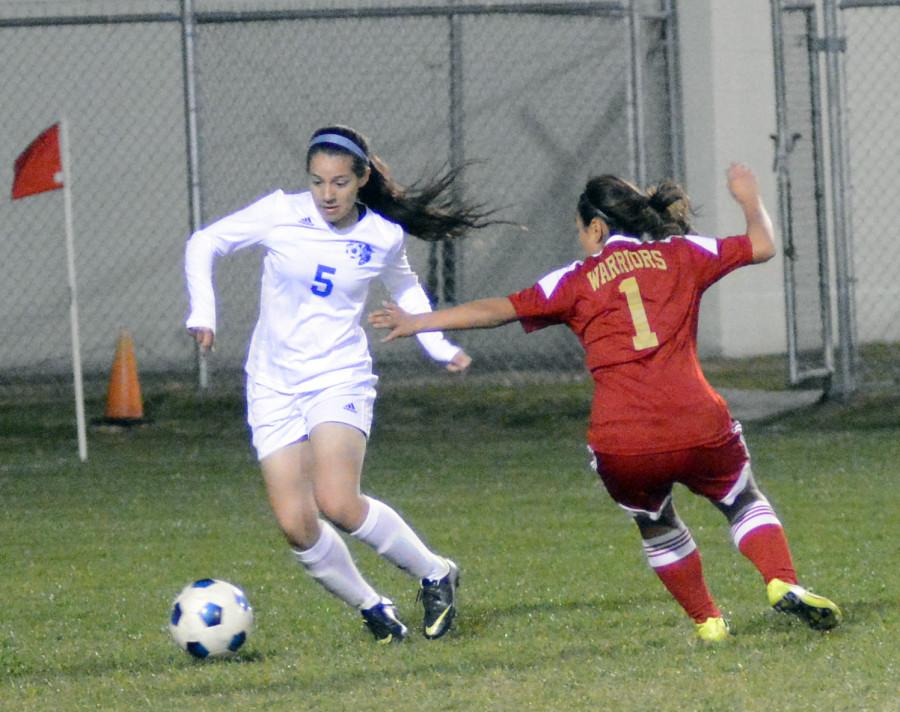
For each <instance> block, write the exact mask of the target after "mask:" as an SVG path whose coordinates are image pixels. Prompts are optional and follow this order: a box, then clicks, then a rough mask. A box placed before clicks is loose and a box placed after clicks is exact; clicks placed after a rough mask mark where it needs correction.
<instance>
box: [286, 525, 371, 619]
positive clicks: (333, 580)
mask: <svg viewBox="0 0 900 712" xmlns="http://www.w3.org/2000/svg"><path fill="white" fill-rule="evenodd" d="M319 525H320V528H321V534H320V535H319V540H318V541H317V542H316V543H315V544H313V545H312V546H311V547H310V548H309V549H305V550H302V551H301V550H300V549H294V550H293V551H294V556H296V557H297V561H298V562H299V563H300V565H301V566H303V568H304V569H306V570H307V572H308V573H309V575H310V576H312V577H313V578H314V579H315V580H316V581H318V582H319V583H320V584H322V586H324V587H325V589H326V590H328V591H330V592H331V593H333V594H334V595H335V596H337V597H338V598H340V599H341V600H342V601H344V602H345V603H347V604H349V605H351V606H353V607H354V608H359V609H360V610H362V609H365V608H371V607H372V606H374V605H375V604H377V603H379V602H380V601H381V596H379V595H378V594H377V593H376V592H375V589H373V588H372V587H371V586H370V585H369V584H368V583H366V580H365V579H364V578H363V577H362V574H360V573H359V569H357V568H356V564H354V563H353V559H352V557H351V556H350V550H349V549H348V548H347V545H346V544H345V543H344V540H343V539H342V538H341V535H340V534H338V533H337V532H336V531H335V530H334V528H333V527H332V526H331V525H330V524H328V522H320V523H319Z"/></svg>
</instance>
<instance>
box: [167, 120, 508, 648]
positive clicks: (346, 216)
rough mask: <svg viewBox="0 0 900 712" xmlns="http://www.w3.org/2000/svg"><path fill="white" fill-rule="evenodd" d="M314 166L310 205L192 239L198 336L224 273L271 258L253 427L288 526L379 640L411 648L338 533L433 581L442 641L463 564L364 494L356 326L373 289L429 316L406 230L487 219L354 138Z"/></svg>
mask: <svg viewBox="0 0 900 712" xmlns="http://www.w3.org/2000/svg"><path fill="white" fill-rule="evenodd" d="M306 168H307V173H308V175H309V185H310V190H309V191H308V192H304V193H300V194H296V195H290V194H286V193H284V192H283V191H281V190H278V191H275V192H274V193H271V194H270V195H267V196H265V197H264V198H261V199H260V200H258V201H256V202H255V203H253V204H252V205H249V206H248V207H246V208H244V209H242V210H239V211H238V212H236V213H233V214H232V215H229V216H227V217H224V218H222V219H221V220H218V221H217V222H214V223H213V224H211V225H209V226H208V227H206V228H204V229H202V230H199V231H197V232H196V233H194V234H193V235H192V236H191V238H190V240H189V241H188V244H187V249H186V255H185V272H186V276H187V284H188V291H189V295H190V314H189V316H188V319H187V328H188V331H189V332H190V333H191V334H192V335H193V337H194V338H195V340H196V341H197V343H198V345H199V347H200V348H201V349H202V350H204V351H207V350H209V349H210V348H212V346H213V343H214V341H215V329H216V314H215V295H214V291H213V281H212V274H213V262H214V260H215V258H216V257H218V256H220V255H225V254H228V253H231V252H233V251H235V250H238V249H242V248H245V247H252V246H258V247H261V248H262V249H263V250H264V258H263V275H262V289H261V298H260V312H259V320H258V321H257V324H256V328H255V329H254V331H253V337H252V340H251V344H250V349H249V353H248V357H247V363H246V373H247V419H248V422H249V424H250V428H251V431H252V438H253V445H254V447H255V448H256V451H257V456H258V457H259V460H260V465H261V468H262V472H263V478H264V480H265V484H266V489H267V492H268V496H269V501H270V503H271V505H272V509H273V510H274V513H275V517H276V519H277V521H278V524H279V526H280V527H281V529H282V532H283V533H284V535H285V537H286V538H287V540H288V542H289V543H290V545H291V547H292V549H293V550H294V553H295V555H296V558H297V560H298V561H299V563H300V564H301V565H302V566H303V567H304V568H305V569H306V570H307V571H308V572H309V573H310V574H311V575H312V576H313V577H314V578H315V579H316V580H317V581H319V583H321V584H322V585H323V586H324V587H325V588H326V589H327V590H329V591H331V592H332V593H334V594H335V595H336V596H338V597H339V598H340V599H342V600H343V601H345V602H346V603H348V604H349V605H351V606H353V607H355V608H357V609H358V610H359V611H360V612H361V613H362V616H363V619H364V621H365V623H366V625H367V626H368V627H369V629H370V630H371V631H372V633H373V634H374V636H375V638H376V639H377V640H378V641H379V642H383V643H388V642H391V641H399V640H402V639H403V638H404V637H406V634H407V628H406V626H405V625H403V623H402V622H401V621H400V620H399V618H398V616H397V611H396V607H395V606H394V605H393V603H392V602H391V601H390V599H388V598H385V597H383V596H381V595H380V594H379V593H377V592H376V591H375V590H374V589H373V588H372V587H371V586H370V585H369V584H368V583H367V582H366V581H365V579H364V578H363V577H362V575H361V574H360V573H359V571H358V570H357V568H356V566H355V564H354V562H353V560H352V558H351V556H350V552H349V550H348V548H347V545H346V544H345V543H344V541H343V539H342V538H341V536H340V535H339V534H338V533H337V532H336V531H335V529H334V528H333V527H332V526H331V524H330V523H333V524H334V525H336V526H337V527H338V528H340V529H341V530H343V531H345V532H348V533H350V534H351V535H352V536H354V537H355V538H357V539H359V540H361V541H363V542H365V543H366V544H368V545H369V546H371V547H372V548H373V549H375V550H376V551H377V552H378V553H379V554H380V555H381V556H383V557H384V558H386V559H388V560H389V561H391V562H393V563H394V564H396V565H397V566H398V567H400V568H401V569H403V570H404V571H406V572H408V573H409V574H411V575H412V576H415V577H416V578H418V579H420V580H421V586H422V590H421V600H422V601H423V605H424V608H425V615H424V622H423V631H424V634H425V637H426V638H439V637H441V636H442V635H444V633H446V632H447V631H448V630H449V629H450V626H451V624H452V622H453V619H454V617H455V615H456V586H457V582H458V579H459V571H458V568H457V566H456V564H455V563H454V562H453V561H451V560H450V559H447V558H445V557H442V556H439V555H437V554H435V553H434V552H432V551H431V550H430V549H429V548H428V547H427V546H426V545H425V544H424V543H423V542H422V540H421V539H420V538H419V537H418V536H417V535H416V533H415V532H414V531H413V530H412V528H411V527H410V526H409V525H408V524H407V523H406V522H405V521H404V520H403V519H402V518H401V517H400V515H399V514H398V513H397V512H396V511H394V510H393V509H392V508H391V507H389V506H388V505H387V504H385V503H384V502H381V501H379V500H377V499H374V498H372V497H368V496H366V495H364V494H361V492H360V482H361V477H362V465H363V459H364V457H365V452H366V439H367V437H368V435H369V431H370V428H371V424H372V406H373V403H374V400H375V389H374V386H375V383H376V381H377V377H376V376H375V375H374V374H373V372H372V359H371V356H370V354H369V348H368V343H367V340H366V335H365V332H364V330H363V328H362V326H361V325H360V318H361V315H362V310H363V308H364V305H365V301H366V296H367V294H368V290H369V285H370V284H371V283H372V281H373V280H374V279H375V278H379V279H380V280H381V281H382V282H383V283H384V284H385V286H386V287H387V289H388V291H389V292H390V293H391V294H392V296H393V298H394V299H395V301H397V302H398V303H399V304H401V305H402V306H403V307H404V308H405V309H406V310H407V311H410V312H414V313H419V312H424V311H430V309H431V307H430V304H429V301H428V298H427V296H426V294H425V292H424V290H423V289H422V287H421V286H420V285H419V281H418V279H417V277H416V275H415V274H414V273H413V271H412V270H411V269H410V266H409V262H408V261H407V257H406V251H405V248H404V230H405V231H406V232H409V233H410V234H413V235H416V236H417V237H421V238H423V239H426V240H435V239H441V238H447V237H451V238H452V237H457V236H459V235H461V234H463V233H464V232H465V231H466V230H468V229H470V228H479V227H483V226H485V225H487V224H489V223H490V221H489V220H487V219H486V218H487V214H486V213H483V212H480V211H479V208H478V207H472V206H466V205H462V206H456V207H455V206H454V203H453V202H452V201H451V199H450V197H449V192H450V188H451V186H452V183H453V180H454V179H455V174H454V173H453V172H450V173H447V174H446V175H444V176H443V177H441V178H439V179H438V180H437V181H436V182H435V183H434V185H431V186H426V187H424V188H423V189H421V190H420V191H416V192H411V191H409V190H406V189H404V188H402V187H401V186H399V185H398V184H397V183H396V182H394V181H393V180H392V179H391V178H390V176H389V175H388V173H387V169H386V167H385V165H384V163H383V162H381V160H380V159H379V158H378V157H377V156H375V155H374V154H371V153H370V152H369V148H368V144H367V141H366V140H365V138H364V137H363V136H361V135H360V134H359V133H358V132H356V131H354V130H353V129H349V128H347V127H344V126H329V127H325V128H322V129H319V130H317V131H316V132H315V133H314V134H313V136H312V139H311V141H310V145H309V149H308V151H307V158H306ZM420 341H421V343H422V345H423V346H424V348H425V349H426V350H427V351H428V353H429V355H430V356H431V357H432V358H433V359H435V360H437V361H439V362H442V363H445V364H446V367H447V369H448V370H450V371H462V370H465V369H466V368H467V367H468V365H469V363H470V362H471V359H470V358H469V356H468V355H467V354H466V353H465V352H464V351H463V350H462V349H460V348H459V347H457V346H454V345H453V344H451V343H450V342H449V341H447V340H446V339H444V337H443V335H442V334H440V333H431V334H427V335H423V338H421V339H420ZM320 515H321V516H320ZM329 522H330V523H329Z"/></svg>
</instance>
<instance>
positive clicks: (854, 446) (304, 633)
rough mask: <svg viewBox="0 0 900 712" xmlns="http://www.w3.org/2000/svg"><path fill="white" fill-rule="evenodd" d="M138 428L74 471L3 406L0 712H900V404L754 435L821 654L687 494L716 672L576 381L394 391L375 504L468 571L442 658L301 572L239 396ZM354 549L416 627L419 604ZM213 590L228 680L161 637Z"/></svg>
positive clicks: (46, 431)
mask: <svg viewBox="0 0 900 712" xmlns="http://www.w3.org/2000/svg"><path fill="white" fill-rule="evenodd" d="M145 404H146V409H147V412H148V414H149V415H150V416H151V417H152V418H153V420H154V423H153V425H151V426H149V427H145V428H141V429H136V430H133V431H131V432H126V433H108V432H92V433H91V434H90V446H91V455H90V460H89V462H88V463H86V464H80V463H78V461H77V458H76V457H75V454H74V453H75V445H74V436H73V432H72V430H73V428H72V417H71V414H70V411H71V405H70V403H69V402H68V400H65V399H62V398H60V399H59V400H56V399H54V398H49V397H48V398H34V399H25V400H22V399H20V400H19V402H15V403H14V402H9V401H8V400H7V401H0V502H2V509H3V515H2V517H0V553H2V564H3V567H2V570H3V575H2V577H0V601H2V608H0V709H2V710H40V711H46V710H82V709H85V710H86V709H101V710H175V709H196V710H232V709H250V710H257V709H259V710H263V709H264V710H293V711H296V710H361V711H362V710H425V709H442V710H588V709H590V710H639V709H640V710H644V709H658V710H710V711H712V710H723V711H725V710H728V711H733V710H766V711H768V710H772V709H778V710H854V711H855V710H879V711H880V710H900V701H898V700H900V695H898V691H900V685H898V680H900V670H898V660H900V643H898V633H900V628H898V621H900V604H898V600H900V567H898V546H897V536H898V531H900V528H898V511H900V507H898V505H900V502H898V499H900V495H898V479H900V478H898V472H900V464H898V463H900V404H898V401H897V400H896V399H889V398H886V399H882V400H880V401H876V402H874V404H873V402H872V401H862V402H859V403H853V404H848V405H844V406H841V407H838V406H832V405H824V406H816V407H815V408H812V409H809V410H807V411H805V412H803V413H798V414H795V415H792V416H790V417H781V418H779V419H775V420H772V421H769V422H764V423H750V424H746V425H747V427H746V431H747V435H748V441H749V444H750V447H751V451H752V453H753V456H754V464H755V470H756V472H757V476H758V479H759V481H760V483H761V485H762V487H763V488H764V490H765V491H766V492H767V494H768V495H769V498H770V499H771V501H772V503H773V505H774V506H775V508H776V510H777V511H778V512H779V514H780V515H781V518H782V520H783V522H784V524H785V526H786V529H787V532H788V535H789V538H790V540H791V543H792V547H793V551H794V556H795V560H796V563H797V567H798V570H799V573H800V575H801V579H802V580H803V581H804V582H806V583H807V585H809V586H810V587H811V588H813V589H814V590H819V591H821V592H822V593H824V594H826V595H828V596H829V597H832V598H834V599H835V600H836V601H838V602H839V603H840V604H841V605H842V606H843V608H844V612H845V624H844V625H843V626H842V627H840V628H838V629H836V630H835V631H833V632H831V633H828V634H824V635H823V634H819V633H815V632H813V631H810V630H808V629H806V628H805V627H803V626H801V625H800V624H799V623H797V622H795V621H794V620H793V619H788V618H786V617H784V616H778V615H776V614H775V613H774V612H772V611H771V610H770V609H769V608H768V607H767V606H766V602H765V594H764V589H763V586H762V583H761V581H760V580H759V578H758V575H757V574H756V572H755V570H753V569H752V567H751V566H750V564H749V563H748V562H747V561H745V560H744V559H743V558H742V557H740V556H739V555H737V554H736V553H735V552H734V550H733V547H732V545H731V543H730V541H729V538H728V530H727V527H726V525H725V523H724V520H722V519H721V517H720V516H719V515H718V514H717V513H716V512H715V511H714V510H713V508H712V507H711V506H709V505H708V504H706V503H705V502H702V501H700V500H698V499H696V498H694V497H692V496H691V495H689V494H688V493H687V492H684V491H679V492H678V493H677V495H676V497H677V501H678V502H679V505H680V510H681V513H682V515H683V517H684V518H685V520H686V521H687V522H688V524H689V525H690V526H691V527H692V529H693V532H694V536H695V538H696V539H697V541H698V544H699V545H700V547H701V550H702V552H703V556H704V564H705V567H706V571H707V575H708V578H709V583H710V586H711V588H712V590H713V592H714V594H715V595H716V597H717V599H718V602H719V603H720V605H721V606H722V607H723V609H724V610H725V611H726V615H727V616H728V617H729V618H730V620H731V623H732V626H733V630H734V631H735V633H736V635H735V637H734V639H733V641H731V642H730V643H729V644H727V645H724V646H721V647H716V648H710V647H705V646H702V645H700V644H697V643H695V642H694V640H693V639H692V637H691V636H692V625H691V623H690V621H689V620H688V619H687V618H686V616H684V614H683V613H682V612H681V611H680V609H678V608H677V606H676V605H675V603H674V602H673V601H672V600H670V598H669V597H668V594H667V593H666V592H665V591H664V589H663V588H662V586H661V584H659V582H658V581H657V580H656V578H655V577H654V576H653V575H652V573H651V572H650V571H649V569H648V568H647V567H646V565H645V563H644V560H643V556H642V553H641V550H640V546H639V541H638V538H637V535H636V532H635V531H634V529H633V525H631V524H630V523H629V522H628V521H627V520H626V518H625V517H624V515H623V514H621V513H620V511H619V510H618V509H617V508H616V507H615V506H614V505H613V504H612V503H611V502H610V501H609V499H608V498H607V496H606V495H605V493H604V492H603V491H602V490H601V489H600V488H599V487H598V485H597V484H596V482H595V480H594V478H593V476H592V474H591V473H590V471H589V470H588V468H587V465H586V452H585V449H584V444H583V437H584V430H585V420H586V414H587V409H588V404H589V388H588V386H587V385H586V384H585V383H569V384H562V385H559V384H557V385H546V386H539V387H533V388H528V389H526V388H524V387H496V386H495V387H488V386H483V385H482V386H478V385H476V384H474V383H472V382H471V381H470V382H469V384H468V385H461V386H460V385H447V386H430V387H425V388H418V389H401V388H390V387H386V388H385V390H384V392H383V394H382V397H381V399H380V401H379V403H378V406H377V410H376V428H375V432H374V433H373V438H372V442H371V446H370V450H369V461H368V468H367V473H366V478H365V485H366V489H367V490H368V491H369V492H371V493H372V494H374V495H377V496H379V497H381V498H382V499H385V500H386V501H388V502H390V503H392V504H393V505H394V506H395V507H396V508H397V509H399V510H400V511H401V512H403V513H404V514H405V515H406V516H407V517H408V518H409V520H410V521H411V523H413V524H414V526H416V528H417V529H418V530H419V531H420V532H421V533H422V534H423V535H424V537H425V538H426V540H427V541H428V542H429V543H430V544H431V545H433V546H434V547H435V548H436V549H437V550H439V551H440V552H443V553H446V554H449V555H452V556H453V557H454V558H455V559H456V560H457V561H458V562H459V563H460V565H461V568H462V572H463V579H462V587H461V589H460V605H461V613H460V617H459V619H458V626H457V628H456V629H455V630H454V631H453V633H452V634H451V635H449V636H448V637H447V638H445V639H443V640H440V641H434V642H431V641H426V640H425V639H423V638H422V637H421V636H420V635H419V634H418V633H416V634H415V635H413V636H412V637H411V640H409V641H408V642H407V643H405V644H403V645H399V646H390V647H388V648H383V647H381V646H376V645H374V643H373V641H372V640H371V638H370V636H369V634H368V633H367V632H366V631H365V630H364V629H363V628H362V625H361V622H360V620H359V618H358V616H357V615H356V614H355V613H353V612H352V611H350V610H349V609H347V608H345V607H344V606H343V604H341V603H339V602H338V601H337V600H336V599H333V598H331V597H330V596H328V595H327V594H325V593H324V592H323V591H321V590H320V589H319V588H318V587H317V586H316V584H314V583H313V582H311V581H310V580H308V579H307V578H306V576H305V575H304V574H303V572H302V571H300V570H299V569H298V567H297V566H296V564H294V563H293V562H292V559H291V557H290V555H289V551H288V550H287V548H286V547H285V546H284V545H283V543H282V541H281V538H280V535H279V533H278V532H277V529H276V527H275V524H274V520H273V519H272V516H271V514H270V513H269V509H268V505H267V502H266V499H265V495H264V491H263V488H262V485H261V482H260V479H259V476H258V474H257V469H256V464H255V461H254V459H253V456H252V453H251V451H250V448H249V446H248V443H247V436H246V433H245V428H244V424H243V413H242V410H243V404H242V400H241V395H240V393H239V391H237V390H234V391H233V392H229V391H225V390H223V391H217V392H214V393H211V394H208V395H206V396H205V397H203V398H198V397H196V395H195V394H194V392H193V390H192V388H190V387H186V386H183V385H179V384H177V383H170V384H166V383H164V382H161V383H159V384H157V385H154V386H153V387H152V388H145ZM101 410H102V403H101V402H98V401H94V402H92V403H90V404H89V416H91V417H96V416H98V415H100V411H101ZM350 546H351V550H352V551H353V553H354V555H355V557H356V558H357V561H358V562H359V564H360V567H361V569H362V570H363V571H364V573H365V574H366V575H367V576H368V577H369V578H370V580H371V581H372V582H373V583H374V584H375V585H376V586H377V587H378V588H379V589H381V590H382V591H383V592H385V593H386V594H387V595H390V596H391V597H393V598H394V600H395V601H396V602H397V603H398V604H399V606H400V609H401V613H402V614H403V615H404V617H405V618H406V619H407V621H408V622H409V623H411V624H412V625H413V626H415V627H416V628H417V627H418V624H419V611H418V609H417V607H416V604H415V592H416V584H415V582H413V581H412V580H410V579H409V578H407V577H406V576H404V575H403V574H401V573H399V572H397V571H395V570H393V569H392V568H391V567H390V566H389V565H388V564H387V563H386V562H383V561H381V560H379V559H378V558H377V557H376V556H375V555H374V554H373V553H372V552H370V551H369V550H367V549H366V548H365V547H362V546H359V545H358V544H357V543H356V542H351V544H350ZM205 576H213V577H218V578H224V579H228V580H230V581H233V582H234V583H237V584H238V585H240V586H242V587H243V588H244V589H245V591H246V592H247V594H248V596H249V598H250V600H251V603H252V604H253V606H254V609H255V612H256V620H257V627H256V630H255V631H254V633H253V634H252V635H251V637H250V639H249V641H248V643H247V644H246V646H245V647H244V648H243V649H242V654H241V655H240V656H239V657H238V658H236V659H234V660H231V661H224V662H222V661H220V662H198V661H194V660H192V659H191V658H189V657H188V656H187V655H185V654H184V653H182V652H181V651H179V650H178V649H177V648H176V647H175V646H174V644H173V643H172V641H171V640H170V639H169V637H168V632H167V630H166V623H167V618H168V609H169V605H170V602H171V600H172V598H173V597H174V596H175V594H176V593H177V592H178V591H179V590H180V589H181V587H182V586H183V585H184V584H186V583H188V582H189V581H191V580H193V579H195V578H200V577H205Z"/></svg>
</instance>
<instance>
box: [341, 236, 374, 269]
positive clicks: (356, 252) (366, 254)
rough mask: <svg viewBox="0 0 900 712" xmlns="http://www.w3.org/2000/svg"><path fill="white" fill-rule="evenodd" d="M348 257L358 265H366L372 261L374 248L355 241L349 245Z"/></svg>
mask: <svg viewBox="0 0 900 712" xmlns="http://www.w3.org/2000/svg"><path fill="white" fill-rule="evenodd" d="M347 256H348V257H350V259H351V260H353V261H354V262H356V264H358V265H364V264H365V263H366V262H368V261H369V260H371V259H372V246H371V245H367V244H366V243H365V242H356V241H355V240H353V241H350V242H348V243H347Z"/></svg>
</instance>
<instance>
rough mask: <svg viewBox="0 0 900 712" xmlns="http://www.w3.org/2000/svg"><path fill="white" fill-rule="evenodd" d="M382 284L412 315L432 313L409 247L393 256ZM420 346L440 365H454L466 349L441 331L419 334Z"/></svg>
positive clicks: (401, 243) (382, 276) (417, 336)
mask: <svg viewBox="0 0 900 712" xmlns="http://www.w3.org/2000/svg"><path fill="white" fill-rule="evenodd" d="M381 281H382V282H384V285H385V287H387V289H388V291H389V292H390V294H391V297H392V298H393V300H394V301H395V302H396V303H397V305H398V306H399V307H400V308H401V309H403V310H404V311H406V312H409V313H410V314H423V313H425V312H430V311H431V302H429V301H428V295H427V294H425V290H424V289H422V285H421V284H419V278H418V277H417V276H416V273H415V272H413V271H412V268H411V267H410V266H409V259H408V258H407V256H406V247H405V246H404V244H403V242H400V243H399V245H398V247H397V249H396V250H395V251H394V253H393V254H392V255H391V257H390V259H389V260H388V263H387V264H386V266H385V269H384V272H382V274H381ZM416 338H417V339H418V340H419V343H420V344H421V345H422V347H423V348H424V349H425V351H427V352H428V355H429V356H431V358H433V359H434V360H435V361H437V362H439V363H448V362H450V361H451V360H452V359H453V357H454V356H456V354H458V353H459V352H460V351H462V349H461V348H460V347H459V346H457V345H456V344H454V343H452V342H450V341H448V340H447V339H446V338H444V334H443V333H442V332H440V331H429V332H425V333H422V334H416Z"/></svg>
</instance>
